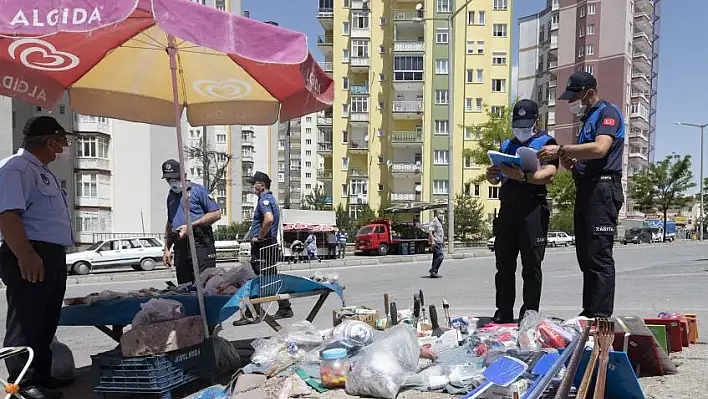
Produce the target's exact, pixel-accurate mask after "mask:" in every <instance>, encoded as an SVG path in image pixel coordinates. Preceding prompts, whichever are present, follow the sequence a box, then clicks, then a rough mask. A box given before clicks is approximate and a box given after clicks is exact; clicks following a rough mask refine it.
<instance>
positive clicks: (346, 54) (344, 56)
mask: <svg viewBox="0 0 708 399" xmlns="http://www.w3.org/2000/svg"><path fill="white" fill-rule="evenodd" d="M342 62H349V49H346V48H345V49H342Z"/></svg>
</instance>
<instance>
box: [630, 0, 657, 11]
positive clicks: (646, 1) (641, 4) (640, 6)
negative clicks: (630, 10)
mask: <svg viewBox="0 0 708 399" xmlns="http://www.w3.org/2000/svg"><path fill="white" fill-rule="evenodd" d="M634 11H635V13H637V12H645V13H647V14H649V15H653V14H654V3H653V1H652V0H635V1H634Z"/></svg>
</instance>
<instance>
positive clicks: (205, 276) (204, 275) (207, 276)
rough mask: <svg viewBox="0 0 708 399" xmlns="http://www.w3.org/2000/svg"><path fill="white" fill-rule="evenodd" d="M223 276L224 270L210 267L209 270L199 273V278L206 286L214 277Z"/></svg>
mask: <svg viewBox="0 0 708 399" xmlns="http://www.w3.org/2000/svg"><path fill="white" fill-rule="evenodd" d="M222 274H224V269H221V268H218V267H210V268H208V269H204V271H203V272H201V273H199V278H200V279H201V282H202V284H203V285H204V286H206V283H208V282H209V280H211V279H212V277H214V276H217V275H222Z"/></svg>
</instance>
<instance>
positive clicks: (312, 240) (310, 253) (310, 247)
mask: <svg viewBox="0 0 708 399" xmlns="http://www.w3.org/2000/svg"><path fill="white" fill-rule="evenodd" d="M305 246H306V247H307V262H308V263H312V259H313V258H314V259H315V260H316V261H318V262H322V259H320V258H319V257H318V256H317V237H316V236H315V234H314V233H310V235H308V236H307V239H305Z"/></svg>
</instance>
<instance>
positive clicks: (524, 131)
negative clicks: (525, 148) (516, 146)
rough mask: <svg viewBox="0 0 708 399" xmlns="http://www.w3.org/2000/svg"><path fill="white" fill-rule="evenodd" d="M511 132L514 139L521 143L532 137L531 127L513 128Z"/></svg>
mask: <svg viewBox="0 0 708 399" xmlns="http://www.w3.org/2000/svg"><path fill="white" fill-rule="evenodd" d="M512 130H513V131H514V136H516V139H517V140H519V141H520V142H522V143H525V142H527V141H529V139H530V138H531V137H532V136H533V127H515V128H513V129H512Z"/></svg>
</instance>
